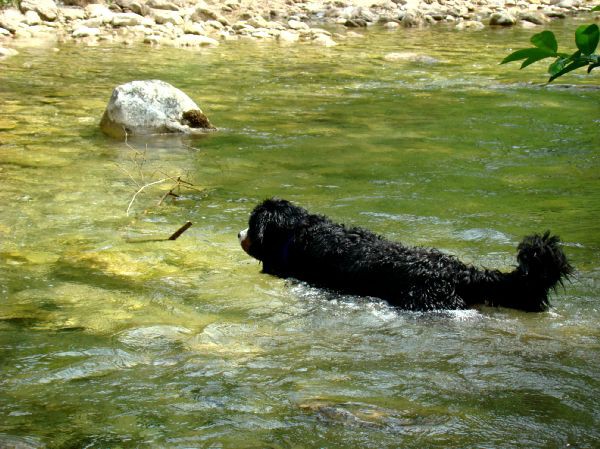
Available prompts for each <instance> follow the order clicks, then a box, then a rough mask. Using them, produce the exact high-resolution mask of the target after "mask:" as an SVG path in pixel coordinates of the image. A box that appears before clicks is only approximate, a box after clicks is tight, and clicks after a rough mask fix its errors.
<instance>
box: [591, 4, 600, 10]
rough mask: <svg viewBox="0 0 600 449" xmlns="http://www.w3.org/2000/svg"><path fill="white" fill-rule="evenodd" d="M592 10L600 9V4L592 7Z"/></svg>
mask: <svg viewBox="0 0 600 449" xmlns="http://www.w3.org/2000/svg"><path fill="white" fill-rule="evenodd" d="M592 11H600V5H598V6H594V7H593V8H592Z"/></svg>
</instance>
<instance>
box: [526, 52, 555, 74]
mask: <svg viewBox="0 0 600 449" xmlns="http://www.w3.org/2000/svg"><path fill="white" fill-rule="evenodd" d="M529 50H531V51H530V52H529V54H528V55H527V59H526V60H525V61H523V64H521V68H522V69H524V68H525V67H527V66H528V65H530V64H533V63H534V62H537V61H540V60H542V59H545V58H553V57H554V56H556V53H549V52H548V51H546V50H542V49H540V48H530V49H529Z"/></svg>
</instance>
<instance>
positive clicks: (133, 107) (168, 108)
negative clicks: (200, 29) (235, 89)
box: [100, 36, 215, 138]
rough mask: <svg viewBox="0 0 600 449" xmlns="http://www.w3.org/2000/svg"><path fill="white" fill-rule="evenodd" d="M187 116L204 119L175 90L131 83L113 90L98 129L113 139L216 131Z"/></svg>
mask: <svg viewBox="0 0 600 449" xmlns="http://www.w3.org/2000/svg"><path fill="white" fill-rule="evenodd" d="M195 37H198V36H195ZM190 113H191V116H192V117H194V116H196V115H197V116H200V117H204V119H206V117H205V116H204V115H203V114H202V111H201V109H200V108H199V107H198V105H197V104H196V103H194V101H193V100H192V99H191V98H190V97H188V96H187V95H186V94H185V93H183V92H182V91H181V90H179V89H177V88H176V87H173V86H172V85H170V84H168V83H165V82H164V81H160V80H149V81H131V82H129V83H127V84H122V85H120V86H117V87H116V88H115V89H114V91H113V93H112V96H111V98H110V101H109V102H108V105H107V106H106V110H105V111H104V115H103V116H102V120H101V121H100V128H101V129H102V131H103V132H104V133H105V134H107V135H109V136H112V137H116V138H123V137H125V136H127V135H129V136H132V135H148V134H165V133H202V132H206V131H208V130H213V129H215V128H214V127H213V126H212V125H211V124H210V122H208V119H206V121H205V122H202V121H201V120H194V119H189V120H186V119H185V118H184V117H187V116H190ZM189 123H191V124H189Z"/></svg>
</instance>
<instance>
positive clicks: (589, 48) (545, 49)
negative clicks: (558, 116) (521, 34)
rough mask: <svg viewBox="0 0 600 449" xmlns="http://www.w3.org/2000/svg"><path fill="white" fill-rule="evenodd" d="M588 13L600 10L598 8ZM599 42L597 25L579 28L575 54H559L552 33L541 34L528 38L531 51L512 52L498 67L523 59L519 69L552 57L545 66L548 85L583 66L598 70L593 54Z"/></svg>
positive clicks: (598, 62) (599, 63)
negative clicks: (552, 60)
mask: <svg viewBox="0 0 600 449" xmlns="http://www.w3.org/2000/svg"><path fill="white" fill-rule="evenodd" d="M592 11H600V5H599V6H596V7H595V8H594V9H592ZM599 41H600V29H599V28H598V25H596V24H592V25H581V26H580V27H579V28H577V30H576V31H575V45H577V51H576V52H575V53H573V54H568V53H559V52H558V42H557V41H556V36H555V35H554V33H553V32H552V31H542V32H541V33H538V34H534V35H533V36H532V37H531V39H530V42H531V43H532V44H533V45H534V46H533V47H532V48H523V49H520V50H517V51H514V52H513V53H511V54H510V55H508V56H507V57H506V58H504V59H503V60H502V62H501V63H500V64H506V63H507V62H512V61H520V60H524V61H523V63H522V64H521V69H523V68H525V67H527V66H528V65H530V64H533V63H534V62H537V61H541V60H542V59H546V58H554V59H555V60H554V62H553V63H552V64H550V66H549V67H548V73H549V74H550V79H549V80H548V82H549V83H550V82H552V81H554V80H555V79H556V78H558V77H559V76H562V75H564V74H566V73H569V72H572V71H573V70H576V69H579V68H581V67H586V66H587V72H588V73H590V72H591V71H592V70H593V69H595V68H596V67H600V55H598V54H596V53H594V52H595V51H596V48H597V47H598V42H599Z"/></svg>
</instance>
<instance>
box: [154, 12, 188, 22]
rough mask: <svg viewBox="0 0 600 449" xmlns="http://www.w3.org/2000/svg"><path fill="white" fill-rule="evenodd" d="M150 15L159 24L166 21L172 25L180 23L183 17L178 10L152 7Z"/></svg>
mask: <svg viewBox="0 0 600 449" xmlns="http://www.w3.org/2000/svg"><path fill="white" fill-rule="evenodd" d="M150 16H152V17H153V18H154V21H155V22H156V23H158V24H159V25H164V24H166V23H172V24H173V25H182V24H183V18H182V17H181V14H180V13H179V12H178V11H170V10H167V9H152V10H151V12H150Z"/></svg>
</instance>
